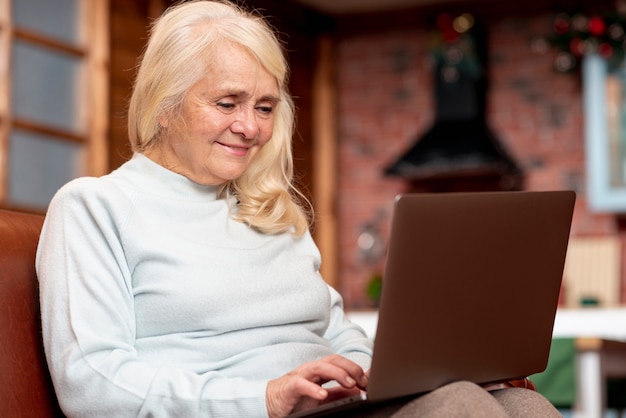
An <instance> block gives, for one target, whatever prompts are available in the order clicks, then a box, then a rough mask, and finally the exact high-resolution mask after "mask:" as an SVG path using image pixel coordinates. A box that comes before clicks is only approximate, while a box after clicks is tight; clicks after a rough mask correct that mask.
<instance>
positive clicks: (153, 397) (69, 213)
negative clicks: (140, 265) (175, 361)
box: [36, 179, 267, 417]
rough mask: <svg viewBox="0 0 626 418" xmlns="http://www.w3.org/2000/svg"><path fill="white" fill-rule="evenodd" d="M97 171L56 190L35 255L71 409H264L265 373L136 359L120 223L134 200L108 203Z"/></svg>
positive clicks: (199, 412)
mask: <svg viewBox="0 0 626 418" xmlns="http://www.w3.org/2000/svg"><path fill="white" fill-rule="evenodd" d="M96 181H98V180H96V179H80V180H75V181H74V182H72V183H70V184H69V185H67V186H65V187H64V188H63V189H61V191H60V192H59V193H57V195H56V196H55V198H54V199H53V201H52V203H51V205H50V207H49V210H48V213H47V216H46V221H45V225H44V228H43V230H42V234H41V238H40V243H39V248H38V253H37V260H36V263H37V273H38V277H39V281H40V299H41V314H42V329H43V339H44V346H45V351H46V356H47V361H48V364H49V367H50V372H51V375H52V379H53V382H54V386H55V390H56V393H57V397H58V399H59V401H60V403H61V405H62V408H63V410H64V412H65V414H66V415H68V416H90V417H97V416H102V417H105V416H106V417H131V416H133V417H134V416H146V417H147V416H151V417H166V416H167V417H174V416H176V417H196V416H205V417H206V416H210V417H233V416H238V417H252V416H255V417H259V416H266V406H265V389H266V386H267V381H263V380H251V379H234V378H226V377H224V376H221V375H220V373H219V372H217V371H210V372H207V373H204V374H197V373H193V372H192V371H188V370H183V369H179V368H175V367H169V366H167V367H163V366H160V367H158V366H155V365H152V364H150V363H147V362H142V361H140V359H138V357H137V353H136V351H135V348H134V341H135V337H136V322H135V312H134V303H133V287H132V279H131V272H130V271H129V268H128V265H127V263H126V261H125V254H124V251H123V242H122V237H121V233H120V229H121V224H123V220H124V219H125V216H126V217H127V216H128V213H130V211H132V205H130V204H125V205H124V204H120V200H121V201H122V202H123V201H124V199H126V197H125V196H124V195H123V194H122V193H119V196H115V199H116V204H115V208H113V207H111V205H108V204H107V202H108V201H110V199H106V200H105V199H101V198H100V197H98V196H99V195H98V194H97V193H95V192H94V190H98V188H99V187H101V186H102V185H101V184H100V183H97V184H94V183H93V182H96ZM109 197H110V196H109ZM126 200H127V201H128V199H126ZM123 211H127V212H128V213H123Z"/></svg>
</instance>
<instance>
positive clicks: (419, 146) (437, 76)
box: [385, 31, 522, 189]
mask: <svg viewBox="0 0 626 418" xmlns="http://www.w3.org/2000/svg"><path fill="white" fill-rule="evenodd" d="M471 40H472V41H473V43H472V44H470V45H469V46H468V44H467V43H465V44H463V43H461V41H458V42H456V43H450V44H449V45H447V46H446V48H447V49H446V50H445V51H444V53H443V54H442V58H440V59H438V60H436V65H435V66H434V68H433V69H434V96H435V97H434V98H435V120H434V123H433V125H432V126H431V127H430V129H428V130H427V131H426V132H424V133H423V134H421V135H420V136H418V137H417V138H416V140H415V141H414V143H413V145H412V146H411V147H410V148H409V149H408V150H406V151H405V152H404V153H403V154H402V155H401V156H400V157H399V158H398V159H397V160H396V161H395V162H393V163H392V164H391V165H389V166H388V167H387V168H386V169H385V174H386V175H389V176H399V177H403V178H405V179H407V180H410V181H411V182H413V183H420V182H422V183H423V182H429V181H439V182H441V181H443V180H446V179H450V180H451V179H457V180H458V179H460V178H463V179H470V178H471V179H473V180H479V179H481V178H484V179H490V180H491V181H492V183H494V184H500V186H499V188H501V189H513V188H517V187H519V183H520V181H521V177H522V172H521V170H520V169H519V167H518V165H517V164H516V162H515V161H514V160H513V158H512V157H511V156H510V155H509V154H508V153H507V152H506V150H505V149H504V147H503V146H502V144H501V143H500V141H499V140H498V138H497V136H496V135H495V134H494V133H493V131H492V130H491V129H490V127H489V124H488V122H487V117H486V96H487V77H486V69H485V63H486V59H485V54H484V52H482V53H480V50H478V46H481V45H482V46H484V45H485V42H484V40H483V39H481V38H480V37H479V36H477V34H476V31H474V32H473V34H472V38H471ZM494 180H495V181H494Z"/></svg>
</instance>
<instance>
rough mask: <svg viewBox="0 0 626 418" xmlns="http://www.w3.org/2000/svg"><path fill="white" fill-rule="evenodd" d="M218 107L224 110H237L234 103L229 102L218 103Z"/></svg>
mask: <svg viewBox="0 0 626 418" xmlns="http://www.w3.org/2000/svg"><path fill="white" fill-rule="evenodd" d="M217 106H218V107H221V108H222V109H224V110H232V109H234V108H235V104H234V103H228V102H217Z"/></svg>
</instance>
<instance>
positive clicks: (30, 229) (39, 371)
mask: <svg viewBox="0 0 626 418" xmlns="http://www.w3.org/2000/svg"><path fill="white" fill-rule="evenodd" d="M42 222H43V216H40V215H31V214H26V213H20V212H14V211H7V210H0V417H3V418H13V417H20V418H21V417H38V418H42V417H43V418H46V417H61V416H63V414H62V413H61V410H60V408H59V405H58V403H57V400H56V396H55V394H54V389H53V387H52V382H51V380H50V375H49V373H48V367H47V365H46V359H45V357H44V352H43V345H42V341H41V322H40V310H39V294H38V283H37V276H36V275H35V251H36V248H37V241H38V239H39V232H40V231H41V225H42Z"/></svg>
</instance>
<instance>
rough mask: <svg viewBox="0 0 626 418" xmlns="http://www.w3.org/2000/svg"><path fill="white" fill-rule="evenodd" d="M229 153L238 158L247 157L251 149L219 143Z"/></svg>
mask: <svg viewBox="0 0 626 418" xmlns="http://www.w3.org/2000/svg"><path fill="white" fill-rule="evenodd" d="M218 144H220V145H221V146H222V148H224V149H225V150H226V151H228V152H229V153H231V154H233V155H236V156H237V157H245V156H246V155H247V154H248V150H249V149H250V147H247V146H241V145H229V144H225V143H223V142H218Z"/></svg>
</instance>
